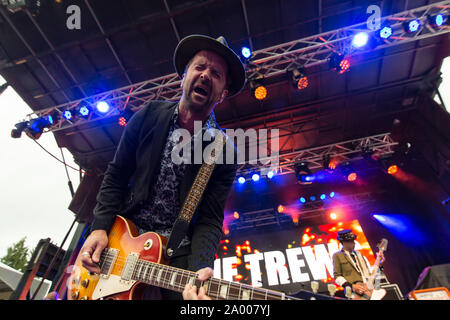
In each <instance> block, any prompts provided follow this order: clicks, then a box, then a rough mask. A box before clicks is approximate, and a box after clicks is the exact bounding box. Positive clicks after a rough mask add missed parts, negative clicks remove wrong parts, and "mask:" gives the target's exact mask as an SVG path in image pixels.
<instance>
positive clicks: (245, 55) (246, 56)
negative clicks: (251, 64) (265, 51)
mask: <svg viewBox="0 0 450 320" xmlns="http://www.w3.org/2000/svg"><path fill="white" fill-rule="evenodd" d="M252 56H253V52H252V50H251V49H250V48H249V47H242V48H241V58H242V59H241V60H242V62H243V63H247V62H248V61H249V60H251V58H252Z"/></svg>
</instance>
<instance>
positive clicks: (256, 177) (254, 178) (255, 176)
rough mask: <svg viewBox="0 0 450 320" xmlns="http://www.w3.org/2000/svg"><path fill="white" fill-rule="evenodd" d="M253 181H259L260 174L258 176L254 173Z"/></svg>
mask: <svg viewBox="0 0 450 320" xmlns="http://www.w3.org/2000/svg"><path fill="white" fill-rule="evenodd" d="M252 180H253V181H255V182H256V181H259V174H257V173H254V174H253V175H252Z"/></svg>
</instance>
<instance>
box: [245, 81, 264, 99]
mask: <svg viewBox="0 0 450 320" xmlns="http://www.w3.org/2000/svg"><path fill="white" fill-rule="evenodd" d="M249 86H250V92H251V93H252V95H253V96H254V97H255V98H256V99H257V100H264V99H265V98H266V97H267V88H266V87H265V86H264V77H263V76H262V75H259V76H257V77H256V78H254V79H251V80H249Z"/></svg>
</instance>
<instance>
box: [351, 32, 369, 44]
mask: <svg viewBox="0 0 450 320" xmlns="http://www.w3.org/2000/svg"><path fill="white" fill-rule="evenodd" d="M368 41H369V35H368V34H367V32H358V33H357V34H356V35H355V36H354V37H353V41H352V43H353V46H355V47H357V48H361V47H364V46H365V45H366V44H367V42H368Z"/></svg>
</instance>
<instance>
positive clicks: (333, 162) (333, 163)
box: [328, 160, 339, 170]
mask: <svg viewBox="0 0 450 320" xmlns="http://www.w3.org/2000/svg"><path fill="white" fill-rule="evenodd" d="M338 164H339V162H338V161H336V160H331V161H330V162H329V163H328V169H330V170H334V169H336V167H337V165H338Z"/></svg>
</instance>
